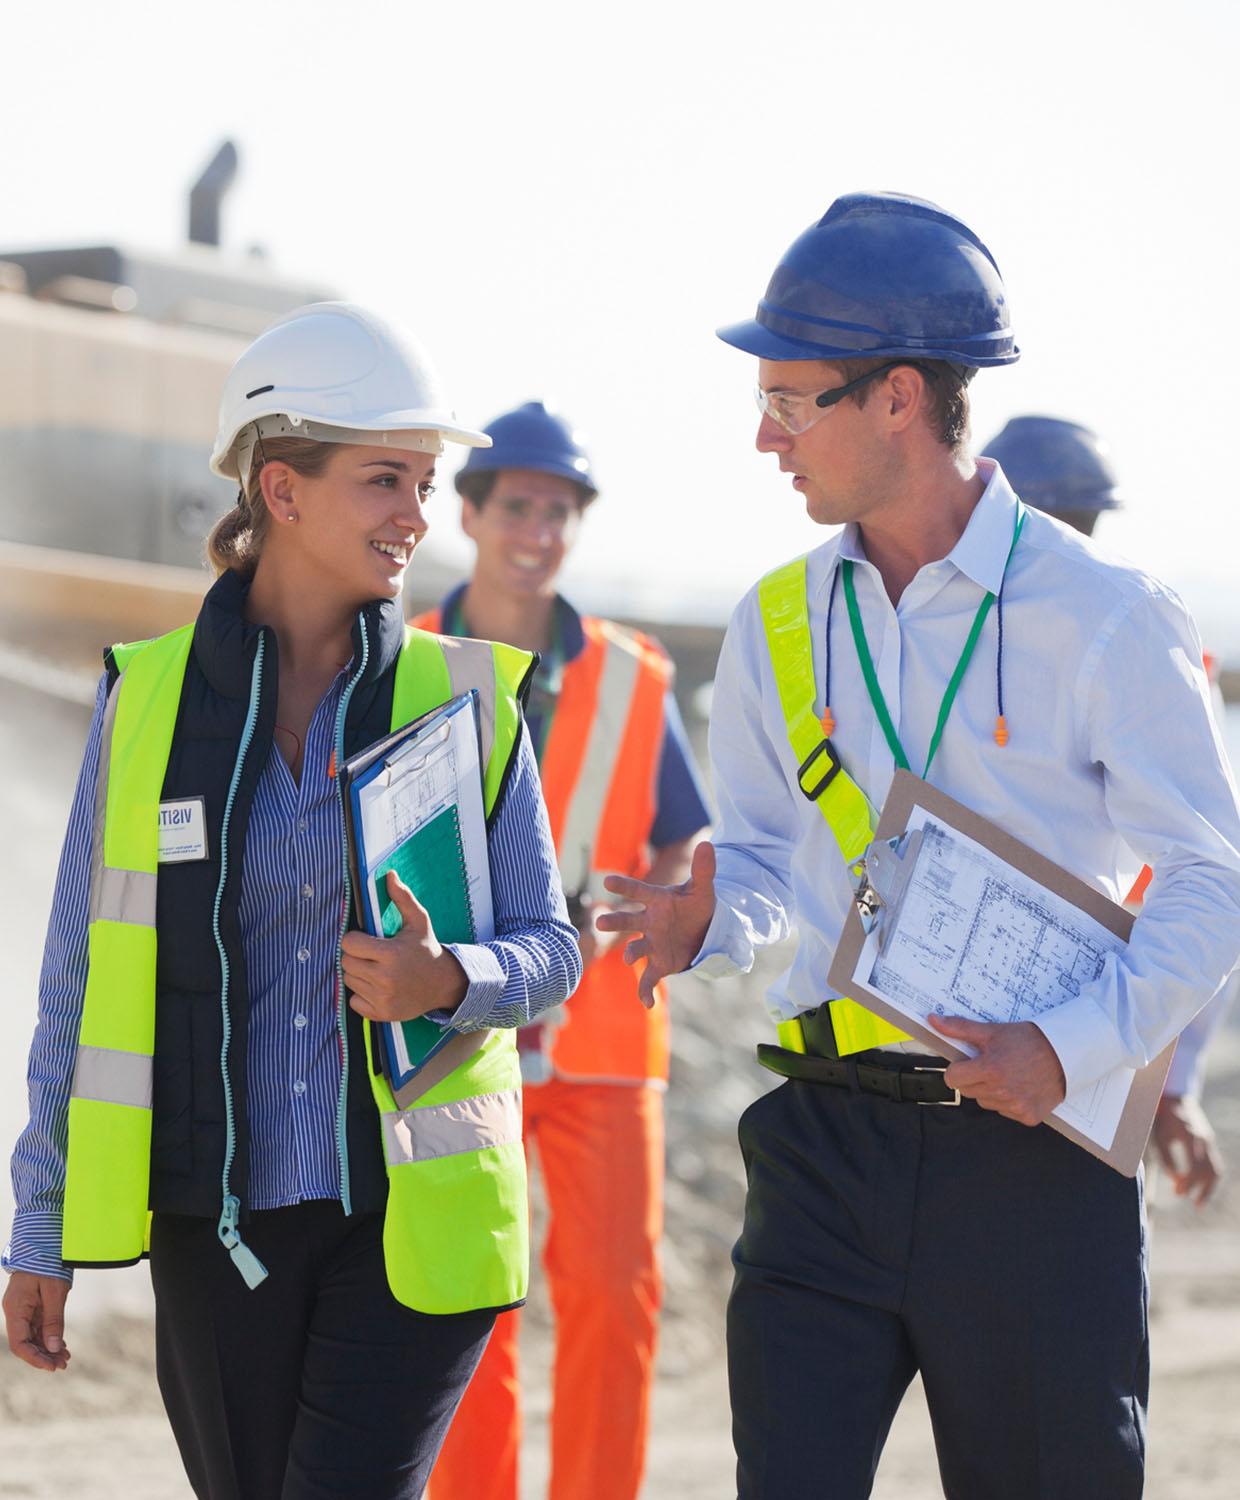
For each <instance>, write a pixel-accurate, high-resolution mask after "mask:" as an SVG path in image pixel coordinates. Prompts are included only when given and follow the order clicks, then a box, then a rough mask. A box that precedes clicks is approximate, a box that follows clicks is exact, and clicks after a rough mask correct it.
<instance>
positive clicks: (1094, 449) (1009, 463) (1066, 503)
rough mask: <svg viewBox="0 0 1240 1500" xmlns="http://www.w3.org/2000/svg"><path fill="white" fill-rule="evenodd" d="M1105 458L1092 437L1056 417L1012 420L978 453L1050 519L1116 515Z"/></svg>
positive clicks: (1113, 479)
mask: <svg viewBox="0 0 1240 1500" xmlns="http://www.w3.org/2000/svg"><path fill="white" fill-rule="evenodd" d="M1106 454H1107V449H1106V444H1105V443H1103V442H1102V441H1101V440H1100V439H1099V437H1098V436H1097V434H1096V433H1093V432H1091V431H1090V430H1089V428H1088V427H1082V426H1080V425H1079V424H1078V423H1076V422H1064V421H1062V420H1061V419H1060V418H1059V417H1013V418H1012V420H1011V421H1010V422H1009V423H1008V424H1007V426H1006V427H1005V428H1004V429H1003V431H1002V432H1000V433H998V434H996V436H995V437H993V438H991V440H990V442H989V443H987V444H986V446H985V448H984V449H983V450H982V456H983V457H984V458H993V459H994V460H995V461H996V462H997V463H998V464H999V466H1000V468H1001V469H1002V470H1003V472H1004V474H1005V475H1006V476H1007V479H1008V482H1009V483H1010V484H1011V486H1012V488H1013V489H1014V490H1015V491H1016V493H1017V494H1018V495H1019V496H1020V498H1021V499H1022V500H1023V501H1025V503H1026V504H1027V505H1032V506H1034V507H1035V508H1036V509H1037V510H1044V511H1047V512H1048V513H1049V514H1050V515H1052V516H1056V515H1062V514H1063V513H1064V512H1065V511H1098V510H1118V509H1119V507H1120V505H1121V504H1122V501H1120V500H1119V498H1118V497H1117V496H1116V494H1115V489H1116V484H1117V480H1116V477H1115V470H1114V469H1113V468H1112V467H1111V464H1110V461H1109V459H1108V458H1107V456H1106Z"/></svg>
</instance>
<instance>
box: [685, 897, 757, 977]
mask: <svg viewBox="0 0 1240 1500" xmlns="http://www.w3.org/2000/svg"><path fill="white" fill-rule="evenodd" d="M753 958H754V952H753V941H752V939H751V937H750V935H749V933H748V932H747V931H746V925H745V921H744V918H742V917H740V916H738V915H737V913H736V912H734V911H733V910H732V908H731V907H730V906H729V905H728V904H727V902H726V901H720V900H716V902H715V914H714V916H713V917H711V919H710V926H709V927H708V928H707V929H706V936H705V937H704V938H703V939H702V946H701V947H700V948H699V949H698V952H697V957H696V958H695V959H694V960H693V962H692V963H691V964H690V965H689V968H690V970H691V971H692V970H696V971H697V972H698V973H699V974H701V975H702V976H703V978H706V979H727V978H730V977H731V976H732V975H733V974H748V973H749V971H750V969H752V968H753Z"/></svg>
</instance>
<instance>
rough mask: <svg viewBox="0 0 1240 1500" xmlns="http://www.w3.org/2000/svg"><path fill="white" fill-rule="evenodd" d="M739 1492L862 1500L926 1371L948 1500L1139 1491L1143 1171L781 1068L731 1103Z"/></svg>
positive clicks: (978, 1114)
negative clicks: (740, 1195)
mask: <svg viewBox="0 0 1240 1500" xmlns="http://www.w3.org/2000/svg"><path fill="white" fill-rule="evenodd" d="M740 1140H741V1149H742V1152H743V1154H744V1158H745V1166H746V1170H747V1173H748V1179H749V1192H748V1198H747V1201H746V1207H745V1223H744V1229H743V1232H742V1234H741V1238H740V1241H739V1242H738V1244H737V1246H736V1249H735V1251H734V1254H733V1261H734V1265H735V1273H736V1274H735V1282H734V1286H733V1291H732V1296H731V1300H730V1302H729V1307H728V1366H729V1379H730V1384H731V1392H732V1412H733V1436H734V1441H735V1444H736V1452H737V1486H738V1491H739V1495H740V1500H864V1497H865V1496H867V1495H869V1494H870V1491H871V1487H872V1485H873V1481H874V1474H875V1471H876V1469H877V1467H878V1460H879V1456H880V1454H881V1452H882V1448H883V1444H884V1442H885V1441H886V1437H887V1433H888V1430H889V1428H890V1426H891V1422H892V1419H893V1417H894V1416H895V1412H896V1408H897V1407H898V1406H899V1404H900V1400H901V1398H902V1397H903V1395H904V1392H905V1390H906V1389H907V1387H908V1384H909V1382H910V1381H911V1380H912V1378H913V1375H914V1374H915V1373H916V1372H917V1371H920V1372H921V1376H922V1381H923V1384H924V1386H925V1392H926V1399H927V1402H928V1404H929V1408H930V1417H931V1421H932V1423H933V1428H934V1439H935V1445H936V1448H937V1450H938V1461H939V1472H940V1476H941V1478H942V1483H943V1490H944V1493H945V1495H946V1496H947V1497H948V1500H1099V1497H1101V1496H1105V1497H1106V1500H1136V1497H1138V1496H1140V1494H1141V1490H1142V1481H1143V1471H1144V1457H1145V1408H1146V1403H1147V1398H1148V1388H1149V1341H1148V1326H1147V1320H1146V1313H1147V1282H1146V1246H1145V1224H1144V1212H1143V1205H1142V1189H1141V1181H1140V1179H1139V1178H1138V1179H1136V1180H1129V1179H1127V1178H1124V1177H1121V1176H1120V1175H1119V1173H1117V1172H1114V1171H1112V1170H1111V1168H1109V1167H1106V1166H1104V1165H1103V1164H1102V1163H1101V1162H1098V1161H1096V1160H1095V1159H1094V1158H1093V1157H1091V1156H1090V1155H1088V1154H1087V1153H1086V1152H1084V1151H1082V1150H1081V1149H1080V1148H1079V1147H1077V1146H1074V1145H1072V1144H1071V1143H1070V1142H1069V1141H1066V1140H1064V1139H1063V1137H1062V1136H1059V1135H1057V1134H1056V1133H1055V1132H1054V1131H1052V1130H1049V1129H1047V1128H1046V1127H1045V1126H1039V1127H1037V1128H1035V1129H1029V1128H1027V1127H1025V1126H1022V1125H1017V1124H1014V1123H1013V1122H1011V1121H1009V1120H1004V1119H1002V1118H1001V1117H1000V1116H999V1115H996V1114H994V1113H991V1112H988V1111H986V1110H982V1109H979V1108H978V1107H977V1106H975V1105H972V1104H970V1103H969V1102H968V1101H966V1102H965V1103H964V1104H963V1105H961V1106H960V1107H959V1108H953V1107H950V1106H949V1107H943V1106H918V1105H916V1104H898V1103H892V1102H889V1101H888V1100H885V1099H881V1098H877V1097H875V1096H872V1095H867V1094H860V1093H850V1092H849V1091H848V1090H846V1089H836V1088H830V1087H825V1086H823V1085H821V1084H814V1083H804V1082H798V1081H790V1082H787V1083H784V1084H783V1085H782V1087H780V1088H777V1089H775V1090H774V1092H772V1093H770V1094H767V1095H765V1096H764V1097H763V1098H761V1099H759V1100H757V1102H756V1103H754V1104H753V1105H751V1106H750V1108H749V1109H748V1110H747V1111H746V1112H745V1114H744V1116H743V1117H742V1119H741V1125H740Z"/></svg>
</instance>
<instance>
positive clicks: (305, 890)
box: [301, 882, 314, 901]
mask: <svg viewBox="0 0 1240 1500" xmlns="http://www.w3.org/2000/svg"><path fill="white" fill-rule="evenodd" d="M313 895H314V887H313V886H312V885H310V884H309V882H307V883H306V884H305V885H303V886H302V888H301V898H302V900H303V901H309V899H310V897H311V896H313Z"/></svg>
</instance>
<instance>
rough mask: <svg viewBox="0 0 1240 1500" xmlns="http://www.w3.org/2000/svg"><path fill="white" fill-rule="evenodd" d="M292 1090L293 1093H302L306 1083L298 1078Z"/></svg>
mask: <svg viewBox="0 0 1240 1500" xmlns="http://www.w3.org/2000/svg"><path fill="white" fill-rule="evenodd" d="M293 1092H294V1093H295V1094H304V1093H305V1092H306V1085H305V1083H304V1082H303V1081H302V1080H301V1079H300V1078H299V1079H298V1080H297V1082H296V1083H295V1084H294V1085H293Z"/></svg>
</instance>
